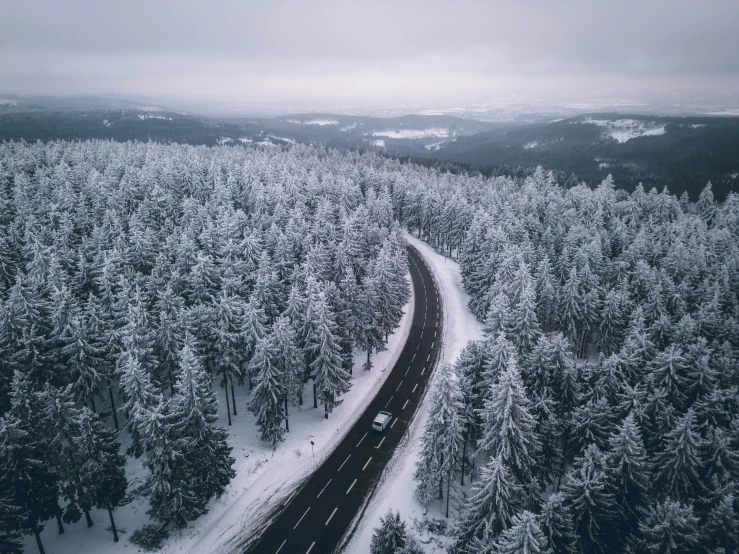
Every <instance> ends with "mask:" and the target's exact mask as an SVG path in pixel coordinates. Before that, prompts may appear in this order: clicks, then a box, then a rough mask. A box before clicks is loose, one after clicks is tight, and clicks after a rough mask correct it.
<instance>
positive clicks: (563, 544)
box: [539, 492, 576, 554]
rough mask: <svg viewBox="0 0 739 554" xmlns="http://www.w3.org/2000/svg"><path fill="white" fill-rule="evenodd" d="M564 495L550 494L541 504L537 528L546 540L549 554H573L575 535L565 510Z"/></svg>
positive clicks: (568, 513) (560, 493) (567, 512)
mask: <svg viewBox="0 0 739 554" xmlns="http://www.w3.org/2000/svg"><path fill="white" fill-rule="evenodd" d="M565 501H566V497H565V495H564V493H562V492H557V493H554V494H552V495H551V496H550V497H549V498H548V499H547V501H546V502H544V503H543V504H542V507H541V514H540V515H539V526H540V527H541V530H542V533H543V534H544V538H545V540H546V549H547V551H548V552H551V554H574V553H575V552H576V550H575V534H574V531H573V524H572V518H571V517H570V512H569V511H568V510H567V509H566V508H565Z"/></svg>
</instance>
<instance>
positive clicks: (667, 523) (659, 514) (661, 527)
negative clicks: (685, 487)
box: [639, 498, 705, 554]
mask: <svg viewBox="0 0 739 554" xmlns="http://www.w3.org/2000/svg"><path fill="white" fill-rule="evenodd" d="M639 530H640V531H641V536H642V540H641V544H640V545H639V546H640V551H642V552H646V553H647V554H667V553H669V554H700V553H701V552H705V547H704V542H703V536H702V533H701V529H700V522H699V520H698V518H697V517H696V516H695V515H694V513H693V507H692V506H686V505H685V504H682V503H681V502H678V501H677V500H672V499H671V498H668V499H667V500H665V501H664V502H661V503H659V504H656V505H654V506H652V507H650V508H649V512H648V514H647V517H646V519H645V521H644V523H642V524H641V525H640V527H639Z"/></svg>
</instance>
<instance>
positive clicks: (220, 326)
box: [212, 290, 244, 425]
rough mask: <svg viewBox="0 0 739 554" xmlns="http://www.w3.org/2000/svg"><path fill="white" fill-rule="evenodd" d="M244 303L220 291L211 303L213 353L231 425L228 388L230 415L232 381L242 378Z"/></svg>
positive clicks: (234, 402)
mask: <svg viewBox="0 0 739 554" xmlns="http://www.w3.org/2000/svg"><path fill="white" fill-rule="evenodd" d="M242 312H243V303H242V302H241V301H240V300H239V299H238V298H237V297H235V296H232V295H229V294H228V293H227V292H226V291H225V290H224V291H221V293H220V295H218V297H217V299H216V301H215V302H214V305H213V311H212V316H213V319H214V321H213V330H212V334H213V351H214V352H213V353H214V362H215V365H216V371H217V372H218V374H219V375H220V377H221V386H222V387H223V389H224V392H225V397H226V413H227V414H228V424H229V425H231V407H232V406H230V405H229V401H228V393H229V388H230V389H231V390H230V392H231V402H232V403H233V415H236V392H235V391H234V381H236V380H238V381H243V378H244V374H243V366H242V361H241V349H240V346H241V344H240V343H241V341H240V338H241V329H242Z"/></svg>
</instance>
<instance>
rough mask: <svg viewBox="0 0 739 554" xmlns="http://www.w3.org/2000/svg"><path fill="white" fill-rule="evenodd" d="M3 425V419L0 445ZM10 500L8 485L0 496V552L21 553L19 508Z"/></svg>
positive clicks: (0, 424)
mask: <svg viewBox="0 0 739 554" xmlns="http://www.w3.org/2000/svg"><path fill="white" fill-rule="evenodd" d="M3 425H5V421H4V420H0V446H1V445H2V444H3V433H4V431H3ZM2 484H3V485H5V484H4V483H2ZM4 492H5V491H4ZM11 502H12V500H11V498H10V487H8V488H7V491H6V492H5V494H4V495H3V496H0V552H3V553H5V554H23V544H21V534H20V531H19V529H20V517H19V516H20V514H19V512H20V509H19V508H18V507H17V506H14V505H13V504H11ZM42 552H43V551H42Z"/></svg>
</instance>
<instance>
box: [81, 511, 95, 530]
mask: <svg viewBox="0 0 739 554" xmlns="http://www.w3.org/2000/svg"><path fill="white" fill-rule="evenodd" d="M84 512H85V520H86V521H87V526H88V527H92V526H93V525H95V524H94V523H93V521H92V518H91V517H90V512H88V511H87V510H84Z"/></svg>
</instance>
